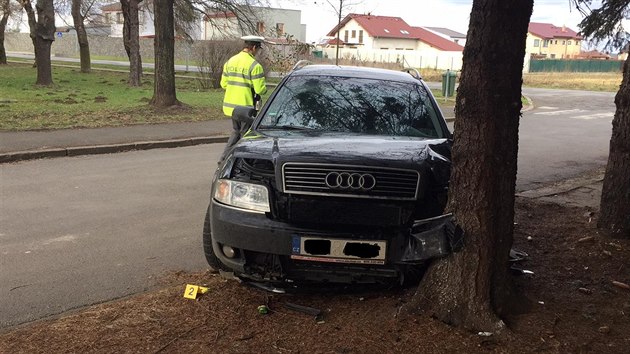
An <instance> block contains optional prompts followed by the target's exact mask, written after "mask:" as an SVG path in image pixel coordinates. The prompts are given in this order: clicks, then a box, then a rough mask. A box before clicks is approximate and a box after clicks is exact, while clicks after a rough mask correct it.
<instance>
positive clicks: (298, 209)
mask: <svg viewBox="0 0 630 354" xmlns="http://www.w3.org/2000/svg"><path fill="white" fill-rule="evenodd" d="M254 114H255V111H254V110H253V109H251V108H246V107H238V108H237V109H235V111H234V115H233V117H232V118H233V120H234V122H235V128H237V129H240V131H241V132H243V133H242V134H241V135H240V136H238V138H237V139H232V143H233V144H230V145H231V146H229V148H228V149H227V150H226V153H225V154H224V158H223V159H222V161H221V162H220V163H219V166H218V168H217V170H216V173H215V176H214V179H213V181H212V187H211V198H210V204H209V207H208V211H207V214H206V218H205V223H204V230H203V245H204V251H205V256H206V259H207V261H208V263H209V264H210V265H211V266H212V267H213V268H215V269H218V270H223V271H229V272H233V273H234V274H235V275H236V276H239V277H241V278H243V279H250V280H254V281H263V282H271V283H283V282H289V283H297V282H330V283H387V284H392V283H393V284H396V283H404V282H405V281H407V280H410V279H414V278H417V277H418V275H419V274H421V271H422V269H423V266H425V265H426V264H427V262H429V261H430V260H432V259H435V258H437V257H442V256H445V255H447V254H449V253H450V252H453V251H455V250H457V248H458V247H459V246H458V245H461V235H458V233H457V232H456V230H455V226H454V223H453V222H452V220H451V218H450V216H449V215H442V214H443V211H444V207H445V204H446V199H447V193H448V181H449V175H450V168H451V161H450V155H451V145H452V135H451V133H450V132H449V129H448V127H447V125H446V122H445V120H444V118H443V116H442V113H441V112H440V109H439V107H438V105H437V104H436V102H435V99H434V97H433V96H432V94H431V91H430V90H429V89H428V87H427V86H426V84H425V83H424V82H423V81H422V79H421V78H420V76H419V75H418V74H417V72H414V71H409V72H398V71H391V70H383V69H374V68H359V67H343V66H327V65H307V66H304V67H302V68H298V69H296V70H293V71H292V72H291V73H290V74H288V75H287V76H285V77H284V78H283V80H282V81H281V82H280V84H279V85H278V87H277V89H276V90H275V91H274V92H273V94H272V95H271V96H270V97H269V99H268V100H267V102H266V104H265V105H264V106H263V107H262V108H261V110H260V112H259V113H258V114H257V115H256V116H255V117H254ZM237 131H238V130H237Z"/></svg>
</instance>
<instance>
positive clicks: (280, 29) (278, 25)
mask: <svg viewBox="0 0 630 354" xmlns="http://www.w3.org/2000/svg"><path fill="white" fill-rule="evenodd" d="M276 33H277V34H278V36H284V23H276Z"/></svg>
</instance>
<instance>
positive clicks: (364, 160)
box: [233, 133, 450, 168]
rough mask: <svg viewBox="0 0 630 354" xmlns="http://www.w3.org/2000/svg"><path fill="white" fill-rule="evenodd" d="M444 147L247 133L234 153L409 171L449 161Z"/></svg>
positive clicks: (402, 140) (442, 143) (413, 141)
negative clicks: (432, 162)
mask: <svg viewBox="0 0 630 354" xmlns="http://www.w3.org/2000/svg"><path fill="white" fill-rule="evenodd" d="M447 145H450V144H449V143H448V141H447V140H446V139H421V138H411V137H389V136H355V135H350V136H349V135H331V136H325V135H321V136H308V135H304V134H288V136H283V137H270V136H265V135H260V134H251V133H250V134H248V135H246V136H245V137H244V138H243V139H241V141H239V142H238V144H237V145H236V146H235V148H234V150H233V154H234V157H237V158H238V157H240V158H256V159H271V160H272V161H273V162H274V164H275V165H282V164H283V163H284V162H318V163H347V164H353V165H357V164H358V165H374V166H383V167H385V166H387V167H406V168H409V167H410V165H414V164H418V163H420V162H422V161H426V160H433V159H439V160H442V161H444V160H448V159H449V158H450V148H448V147H447ZM445 152H448V153H445ZM445 155H446V156H445Z"/></svg>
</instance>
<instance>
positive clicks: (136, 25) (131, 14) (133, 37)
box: [120, 0, 142, 86]
mask: <svg viewBox="0 0 630 354" xmlns="http://www.w3.org/2000/svg"><path fill="white" fill-rule="evenodd" d="M141 2H142V0H120V4H121V5H122V12H123V18H124V24H123V43H124V45H125V51H126V52H127V57H129V80H128V84H129V86H141V85H142V58H141V57H140V21H139V19H138V6H139V4H140V3H141Z"/></svg>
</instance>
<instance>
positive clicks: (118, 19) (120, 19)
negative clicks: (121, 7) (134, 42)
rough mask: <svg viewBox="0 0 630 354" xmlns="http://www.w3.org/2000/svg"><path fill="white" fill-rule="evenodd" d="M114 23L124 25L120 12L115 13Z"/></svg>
mask: <svg viewBox="0 0 630 354" xmlns="http://www.w3.org/2000/svg"><path fill="white" fill-rule="evenodd" d="M116 23H124V20H123V14H122V12H117V13H116Z"/></svg>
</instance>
